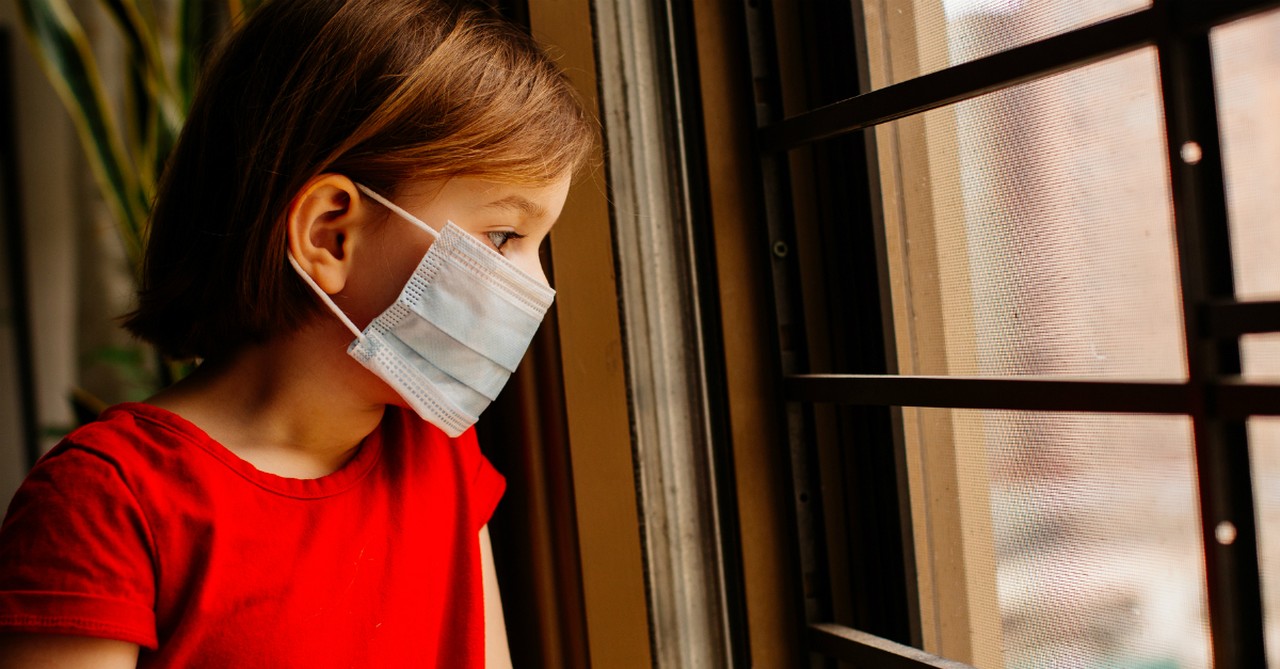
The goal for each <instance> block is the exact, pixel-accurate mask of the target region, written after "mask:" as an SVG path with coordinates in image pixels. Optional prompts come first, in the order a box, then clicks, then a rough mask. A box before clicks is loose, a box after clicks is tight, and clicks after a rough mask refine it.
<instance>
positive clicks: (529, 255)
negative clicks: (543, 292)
mask: <svg viewBox="0 0 1280 669" xmlns="http://www.w3.org/2000/svg"><path fill="white" fill-rule="evenodd" d="M508 260H510V261H511V264H513V265H515V266H516V267H519V268H520V269H521V270H524V272H525V273H526V274H528V275H530V276H532V277H534V278H535V279H538V280H539V281H541V282H543V283H550V282H549V281H547V274H546V272H543V271H542V261H541V260H540V259H539V258H538V253H537V251H533V252H525V253H518V254H514V255H512V256H509V257H508Z"/></svg>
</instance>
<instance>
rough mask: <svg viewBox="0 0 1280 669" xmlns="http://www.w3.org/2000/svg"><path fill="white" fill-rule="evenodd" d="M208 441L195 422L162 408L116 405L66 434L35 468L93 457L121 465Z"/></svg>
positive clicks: (129, 404)
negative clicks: (96, 418) (191, 422)
mask: <svg viewBox="0 0 1280 669" xmlns="http://www.w3.org/2000/svg"><path fill="white" fill-rule="evenodd" d="M207 440H208V437H207V436H206V435H205V434H204V433H203V432H201V431H200V430H199V429H198V428H196V427H195V426H194V425H191V424H190V423H188V422H187V421H185V420H183V419H182V418H180V417H178V416H177V415H175V414H172V413H169V412H168V411H165V410H164V409H160V408H157V407H153V406H150V405H147V404H139V403H128V404H118V405H116V406H113V407H110V408H108V409H107V410H106V411H104V412H103V413H102V415H101V416H100V417H99V418H98V420H96V421H94V422H92V423H89V424H88V425H84V426H82V427H80V428H77V429H76V430H75V431H73V432H71V433H70V434H68V435H67V436H66V438H64V439H63V440H62V442H61V443H59V444H58V445H57V446H55V447H54V448H53V450H51V451H49V453H47V454H46V455H45V456H44V457H43V458H41V459H40V462H38V463H37V464H36V468H37V469H39V468H42V467H48V466H50V465H51V464H52V463H54V462H58V461H62V460H65V459H68V458H69V459H82V458H96V459H99V460H101V461H103V462H107V463H110V464H112V465H114V466H116V467H121V466H124V465H126V464H127V463H130V462H141V461H146V460H151V459H155V458H157V457H163V454H164V453H167V452H170V451H173V450H175V449H179V448H182V447H185V446H190V445H193V444H198V443H200V442H202V441H207Z"/></svg>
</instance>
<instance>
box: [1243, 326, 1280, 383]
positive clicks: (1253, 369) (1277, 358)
mask: <svg viewBox="0 0 1280 669" xmlns="http://www.w3.org/2000/svg"><path fill="white" fill-rule="evenodd" d="M1240 362H1241V363H1242V365H1243V368H1244V376H1245V378H1246V379H1248V380H1250V381H1269V382H1272V383H1276V382H1280V333H1268V334H1256V335H1245V336H1243V337H1241V338H1240Z"/></svg>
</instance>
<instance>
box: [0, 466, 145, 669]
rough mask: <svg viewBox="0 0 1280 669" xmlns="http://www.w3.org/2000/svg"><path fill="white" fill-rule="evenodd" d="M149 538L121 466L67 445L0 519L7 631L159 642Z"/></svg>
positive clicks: (1, 596)
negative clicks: (1, 521) (122, 474)
mask: <svg viewBox="0 0 1280 669" xmlns="http://www.w3.org/2000/svg"><path fill="white" fill-rule="evenodd" d="M150 537H151V534H150V530H149V528H148V525H147V522H146V518H145V516H144V514H143V512H142V509H141V508H140V507H139V505H138V502H137V499H136V498H135V497H134V495H133V493H132V491H131V490H130V489H129V487H128V486H127V485H126V483H125V481H124V480H123V479H122V478H121V474H120V472H119V470H118V468H117V467H116V465H115V464H114V463H112V462H110V461H108V460H107V459H105V458H104V457H103V456H101V455H99V454H97V453H95V452H92V451H89V450H86V449H82V448H79V447H76V446H75V445H71V444H65V443H64V444H63V445H61V446H59V447H58V448H57V449H55V450H54V451H53V452H51V453H50V454H49V455H48V456H46V457H45V458H44V459H42V460H41V461H40V462H39V463H38V464H37V465H36V467H35V469H33V470H32V472H31V473H30V474H29V475H28V477H27V479H26V481H25V482H23V484H22V486H21V487H20V488H19V489H18V492H17V494H16V495H15V496H14V498H13V502H12V503H11V504H10V506H9V512H8V514H7V515H6V516H5V519H4V523H3V525H0V632H33V633H50V634H68V635H78V636H92V637H101V638H108V639H118V640H121V641H128V642H132V643H136V644H139V645H140V646H144V647H147V648H155V647H156V622H155V587H156V586H155V584H156V576H155V567H154V564H153V557H152V556H153V551H152V542H151V539H150Z"/></svg>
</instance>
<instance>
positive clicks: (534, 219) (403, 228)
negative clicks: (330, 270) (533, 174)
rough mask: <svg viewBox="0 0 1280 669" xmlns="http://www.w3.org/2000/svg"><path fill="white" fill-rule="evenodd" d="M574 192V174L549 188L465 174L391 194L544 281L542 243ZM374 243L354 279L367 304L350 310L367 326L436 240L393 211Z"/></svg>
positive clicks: (418, 214)
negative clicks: (449, 223)
mask: <svg viewBox="0 0 1280 669" xmlns="http://www.w3.org/2000/svg"><path fill="white" fill-rule="evenodd" d="M568 192H569V177H568V176H565V177H564V178H562V179H561V180H560V181H557V182H556V183H554V184H551V185H549V186H544V187H529V186H513V185H510V184H502V183H497V182H493V181H486V180H484V179H478V178H471V177H459V178H455V179H449V180H447V181H426V182H420V183H416V184H412V185H409V186H407V187H405V188H402V189H401V190H400V192H399V193H397V194H395V195H394V196H391V195H390V194H388V197H392V198H393V199H392V201H393V202H395V204H397V205H399V206H400V207H401V208H403V209H404V210H406V211H408V212H409V213H411V214H413V215H414V216H416V217H417V218H418V219H419V220H421V221H422V222H424V223H426V224H427V225H429V226H431V227H432V228H435V229H436V230H440V229H442V228H443V227H444V225H445V222H446V221H453V223H454V225H457V226H458V227H460V228H462V229H463V230H465V231H467V232H469V233H471V234H472V235H474V236H475V237H476V238H478V239H480V240H481V241H483V242H485V243H486V244H488V245H489V246H491V247H493V249H494V250H496V251H498V252H499V253H501V254H502V255H503V256H505V257H506V258H507V259H508V260H510V261H511V262H512V263H513V264H515V265H516V266H517V267H519V268H520V269H522V270H524V271H525V272H526V273H528V274H530V275H531V276H533V277H536V278H537V279H539V280H541V281H542V282H543V283H546V282H547V279H546V274H545V273H544V272H543V270H542V263H541V261H540V260H539V258H538V248H539V246H540V245H541V244H542V241H543V240H544V239H546V237H547V234H548V233H549V232H551V227H552V226H553V225H554V224H555V222H556V219H557V218H559V217H560V211H561V210H562V209H563V208H564V201H565V197H566V196H567V195H568ZM368 241H369V242H370V243H371V248H370V247H366V249H365V251H364V252H363V254H362V255H364V257H363V258H361V259H360V262H357V263H356V264H355V265H354V267H353V269H352V274H351V276H350V282H351V284H349V288H350V289H351V292H352V294H353V296H354V295H359V296H360V299H358V300H356V301H357V302H359V303H360V305H359V307H362V308H359V309H353V311H355V312H357V313H352V314H351V315H352V316H353V317H355V319H356V323H357V324H358V325H360V326H362V327H363V326H364V325H365V324H366V323H368V322H369V321H370V320H372V319H373V318H374V317H375V316H377V315H378V314H379V313H381V312H382V311H383V310H385V309H386V308H387V307H388V306H390V305H391V303H392V302H394V301H395V299H396V297H398V296H399V294H400V291H401V290H402V289H403V288H404V286H405V283H406V282H407V281H408V280H409V276H410V275H411V274H413V270H414V268H415V267H417V266H418V263H419V262H420V261H421V260H422V257H423V256H424V255H426V253H427V249H428V248H429V247H430V246H431V237H430V236H429V235H428V234H427V233H426V232H424V231H423V230H421V229H419V228H418V227H416V226H414V225H413V224H411V223H409V222H408V221H405V220H404V219H402V218H400V216H398V215H396V214H394V213H388V215H387V218H386V220H384V221H382V222H381V224H380V225H379V226H378V227H377V229H376V231H374V232H373V234H372V235H371V237H370V238H369V240H368ZM353 260H354V259H353ZM344 292H346V291H344ZM340 304H341V303H340ZM356 306H357V305H355V304H351V305H349V307H356Z"/></svg>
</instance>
